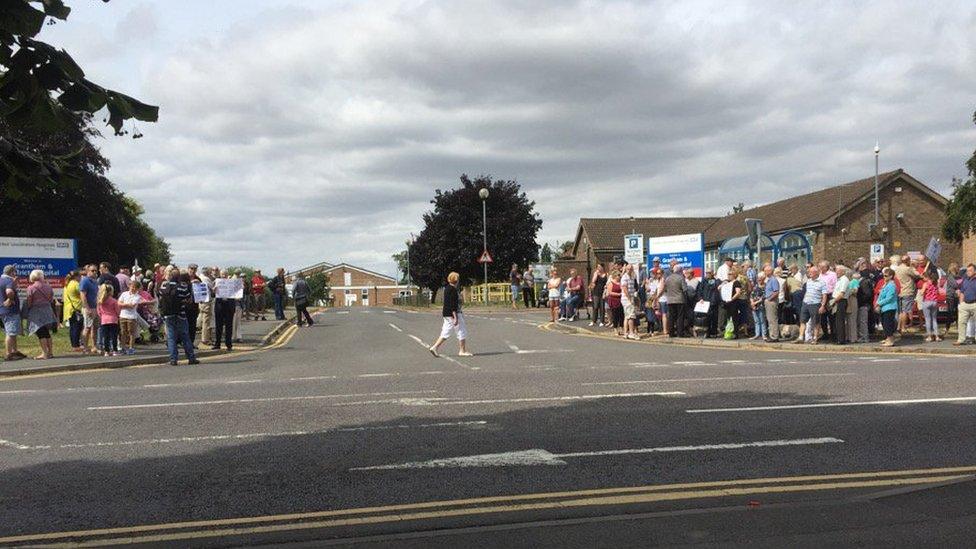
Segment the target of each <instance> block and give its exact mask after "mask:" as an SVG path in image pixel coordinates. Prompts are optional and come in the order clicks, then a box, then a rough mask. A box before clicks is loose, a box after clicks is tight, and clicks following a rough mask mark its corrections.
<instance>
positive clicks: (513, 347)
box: [505, 341, 519, 353]
mask: <svg viewBox="0 0 976 549" xmlns="http://www.w3.org/2000/svg"><path fill="white" fill-rule="evenodd" d="M505 345H508V348H509V349H511V350H513V351H515V352H516V353H517V352H518V351H519V348H518V347H516V346H515V345H513V344H512V342H511V341H506V342H505Z"/></svg>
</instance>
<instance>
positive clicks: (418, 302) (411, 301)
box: [393, 292, 430, 307]
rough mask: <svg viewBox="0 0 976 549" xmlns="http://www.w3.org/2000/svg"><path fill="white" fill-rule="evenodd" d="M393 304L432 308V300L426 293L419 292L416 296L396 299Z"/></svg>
mask: <svg viewBox="0 0 976 549" xmlns="http://www.w3.org/2000/svg"><path fill="white" fill-rule="evenodd" d="M393 304H394V305H400V306H403V307H430V298H429V297H427V293H426V292H418V293H416V294H415V295H408V296H403V297H394V298H393Z"/></svg>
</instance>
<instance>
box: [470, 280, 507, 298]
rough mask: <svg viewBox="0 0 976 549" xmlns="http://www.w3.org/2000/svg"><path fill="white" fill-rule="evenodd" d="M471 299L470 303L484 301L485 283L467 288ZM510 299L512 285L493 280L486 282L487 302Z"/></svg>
mask: <svg viewBox="0 0 976 549" xmlns="http://www.w3.org/2000/svg"><path fill="white" fill-rule="evenodd" d="M468 291H469V292H470V295H471V299H470V300H468V301H469V302H470V303H484V302H485V298H484V296H485V285H484V284H478V285H477V286H471V287H470V288H468ZM511 301H512V286H511V285H510V284H508V283H507V282H494V283H490V284H488V302H489V303H491V302H496V303H508V302H511Z"/></svg>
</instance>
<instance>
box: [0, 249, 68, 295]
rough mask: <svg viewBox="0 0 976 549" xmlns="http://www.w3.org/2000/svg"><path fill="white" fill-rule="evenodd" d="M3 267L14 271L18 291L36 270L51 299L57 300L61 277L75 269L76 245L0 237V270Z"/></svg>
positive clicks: (60, 292) (25, 286)
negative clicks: (15, 269)
mask: <svg viewBox="0 0 976 549" xmlns="http://www.w3.org/2000/svg"><path fill="white" fill-rule="evenodd" d="M7 265H13V266H14V267H16V268H17V279H18V280H17V283H18V286H19V287H20V290H21V291H26V289H27V286H28V283H29V282H28V276H29V275H30V272H31V271H33V270H34V269H40V270H42V271H44V278H45V279H46V280H47V283H48V284H50V285H51V288H53V289H54V295H55V297H61V294H62V293H63V291H64V277H66V276H67V275H68V273H69V272H70V271H73V270H75V269H77V268H78V247H77V243H76V242H75V240H74V239H73V238H28V237H20V236H0V268H3V267H5V266H7Z"/></svg>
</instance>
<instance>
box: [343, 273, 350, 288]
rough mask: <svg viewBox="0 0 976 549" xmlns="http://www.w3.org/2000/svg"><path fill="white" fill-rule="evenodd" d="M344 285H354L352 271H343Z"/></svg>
mask: <svg viewBox="0 0 976 549" xmlns="http://www.w3.org/2000/svg"><path fill="white" fill-rule="evenodd" d="M342 285H343V286H352V273H342Z"/></svg>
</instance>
